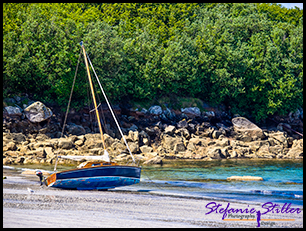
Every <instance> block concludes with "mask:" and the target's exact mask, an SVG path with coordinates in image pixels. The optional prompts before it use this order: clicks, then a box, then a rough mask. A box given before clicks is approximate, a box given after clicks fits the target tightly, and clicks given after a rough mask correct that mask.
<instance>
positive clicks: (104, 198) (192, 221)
mask: <svg viewBox="0 0 306 231" xmlns="http://www.w3.org/2000/svg"><path fill="white" fill-rule="evenodd" d="M3 175H4V176H7V179H4V180H3V227H4V228H44V227H46V228H90V227H93V228H94V227H97V228H100V227H101V228H102V227H103V228H106V227H110V228H119V227H124V228H125V227H137V228H154V227H160V228H165V227H186V228H188V227H252V228H253V227H257V221H256V216H255V221H244V220H242V221H225V220H222V216H223V214H220V213H216V212H213V213H211V214H207V215H206V213H208V212H209V211H210V210H209V209H208V208H206V206H207V204H208V203H210V202H213V201H214V202H216V203H217V204H222V208H225V207H226V206H227V204H228V201H216V200H214V199H196V198H186V197H178V196H169V195H159V194H156V193H154V192H132V191H124V188H123V187H122V188H120V190H119V189H114V190H109V191H77V190H62V189H55V188H47V187H40V185H39V182H38V178H37V177H36V176H25V175H21V174H20V172H18V171H13V170H7V169H3ZM27 188H31V189H32V190H34V193H30V192H28V190H27ZM122 189H123V190H122ZM261 206H262V204H258V203H257V204H256V203H250V202H230V208H234V209H237V208H242V209H245V208H249V209H250V208H254V209H256V210H261V211H263V209H262V208H261ZM291 207H294V208H297V206H291ZM299 208H300V209H302V207H299ZM261 218H262V219H294V221H263V220H262V221H261V227H268V228H270V227H275V228H278V227H288V228H293V227H303V211H302V212H301V213H300V214H297V213H293V214H291V213H283V214H282V213H268V214H265V215H262V217H261Z"/></svg>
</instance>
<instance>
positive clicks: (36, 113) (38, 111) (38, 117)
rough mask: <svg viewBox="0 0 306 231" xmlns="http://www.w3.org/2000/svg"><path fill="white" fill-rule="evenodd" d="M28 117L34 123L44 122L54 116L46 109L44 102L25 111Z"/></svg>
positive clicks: (33, 104)
mask: <svg viewBox="0 0 306 231" xmlns="http://www.w3.org/2000/svg"><path fill="white" fill-rule="evenodd" d="M24 113H25V115H26V117H27V118H28V119H29V120H30V121H31V122H33V123H37V122H42V121H44V120H46V119H49V118H50V117H51V116H52V114H53V113H52V111H51V109H50V108H48V107H46V106H45V105H44V104H43V103H42V102H39V101H37V102H35V103H32V104H31V105H30V106H28V107H27V108H25V109H24Z"/></svg>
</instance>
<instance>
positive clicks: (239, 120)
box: [232, 117, 265, 140]
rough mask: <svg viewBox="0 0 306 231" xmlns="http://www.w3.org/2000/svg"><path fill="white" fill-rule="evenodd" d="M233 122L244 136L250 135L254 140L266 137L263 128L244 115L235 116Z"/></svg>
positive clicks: (235, 128) (236, 129)
mask: <svg viewBox="0 0 306 231" xmlns="http://www.w3.org/2000/svg"><path fill="white" fill-rule="evenodd" d="M232 123H233V125H234V130H235V131H236V132H238V133H241V134H243V135H244V136H248V137H250V138H252V139H253V140H257V139H258V138H259V139H264V138H265V134H264V133H263V131H262V129H261V128H259V127H258V126H257V125H256V124H254V123H252V122H251V121H249V120H248V119H246V118H244V117H235V118H233V119H232Z"/></svg>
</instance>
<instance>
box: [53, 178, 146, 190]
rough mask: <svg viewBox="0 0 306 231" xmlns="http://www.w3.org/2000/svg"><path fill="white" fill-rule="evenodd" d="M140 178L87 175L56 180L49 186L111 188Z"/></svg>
mask: <svg viewBox="0 0 306 231" xmlns="http://www.w3.org/2000/svg"><path fill="white" fill-rule="evenodd" d="M139 180H140V179H137V178H129V177H118V176H117V177H87V178H75V179H64V180H56V181H55V183H54V184H53V185H51V186H50V187H56V188H63V189H78V190H93V189H98V190H99V189H111V188H115V187H120V186H128V185H132V184H137V183H139Z"/></svg>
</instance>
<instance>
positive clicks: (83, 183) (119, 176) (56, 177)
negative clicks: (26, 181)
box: [46, 42, 141, 190]
mask: <svg viewBox="0 0 306 231" xmlns="http://www.w3.org/2000/svg"><path fill="white" fill-rule="evenodd" d="M80 45H81V49H82V51H83V56H84V60H85V65H86V70H87V76H88V80H89V85H90V89H91V95H92V98H93V103H94V110H95V112H96V117H97V121H98V126H99V131H100V136H101V140H102V146H103V155H102V156H57V158H63V159H74V160H82V159H86V160H89V162H87V163H84V164H83V165H80V166H79V168H76V169H71V170H66V171H60V172H57V171H56V166H57V160H56V163H55V167H54V173H53V174H51V175H50V176H49V177H48V178H46V184H47V186H49V187H57V188H66V189H86V190H91V189H98V190H99V189H103V190H105V189H110V188H115V187H119V186H126V185H132V184H137V183H139V181H140V174H141V167H138V166H136V162H135V158H134V156H133V154H132V152H131V150H130V148H129V146H128V143H127V141H126V139H125V137H124V135H123V133H122V130H121V128H120V126H119V123H118V121H117V119H116V116H115V114H114V112H113V110H112V107H111V105H110V103H109V101H108V99H107V96H106V94H105V92H104V90H103V87H102V85H101V83H100V81H99V78H98V76H97V74H96V72H95V69H94V67H93V65H92V63H91V61H90V58H89V56H88V54H87V53H86V51H85V47H84V45H83V42H81V43H80ZM89 64H90V66H91V68H92V70H93V72H94V74H95V77H96V79H97V81H98V84H99V86H100V89H101V91H102V93H103V96H104V98H105V100H106V103H107V105H108V108H109V110H110V112H111V114H112V116H113V118H114V120H115V123H116V125H117V127H118V130H119V132H120V134H121V136H122V138H123V141H124V143H125V145H126V146H127V149H128V151H129V154H130V155H131V157H132V161H133V163H132V165H119V164H117V163H115V162H111V161H110V158H109V154H108V152H107V149H106V145H105V140H104V135H103V130H102V126H101V121H100V116H99V112H98V106H97V102H96V97H95V93H94V88H93V83H92V79H91V75H90V70H89ZM75 77H76V75H75ZM74 82H75V78H74ZM72 89H73V87H72ZM70 100H71V95H70V99H69V103H70ZM68 109H69V104H68ZM68 109H67V111H68ZM65 121H66V118H65ZM63 126H64V125H63ZM63 130H64V129H63ZM94 160H99V162H96V161H94Z"/></svg>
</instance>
